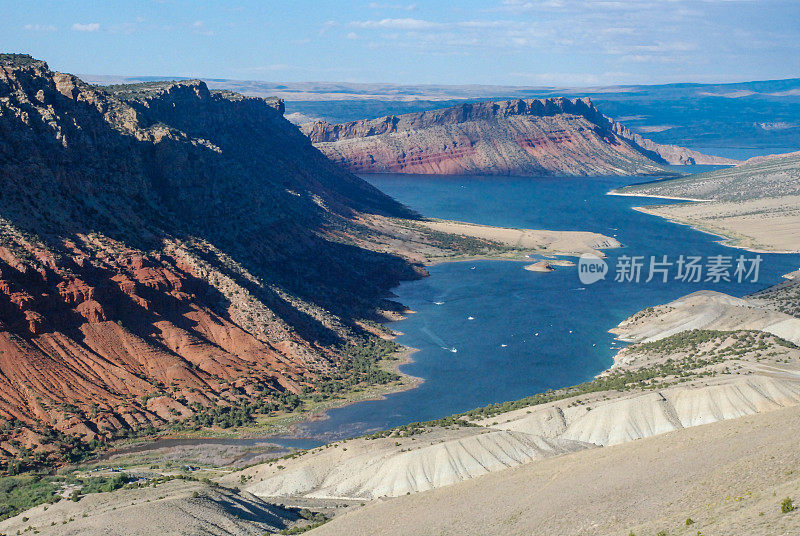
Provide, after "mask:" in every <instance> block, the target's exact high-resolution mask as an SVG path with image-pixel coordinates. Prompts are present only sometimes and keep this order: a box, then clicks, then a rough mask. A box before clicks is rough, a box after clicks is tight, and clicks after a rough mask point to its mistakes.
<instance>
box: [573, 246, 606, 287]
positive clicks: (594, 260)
mask: <svg viewBox="0 0 800 536" xmlns="http://www.w3.org/2000/svg"><path fill="white" fill-rule="evenodd" d="M607 274H608V264H606V261H604V260H603V259H601V258H600V257H598V256H597V255H593V254H591V253H584V254H583V255H581V258H580V260H579V261H578V278H579V279H580V280H581V283H583V284H584V285H591V284H592V283H596V282H597V281H600V280H601V279H605V278H606V275H607Z"/></svg>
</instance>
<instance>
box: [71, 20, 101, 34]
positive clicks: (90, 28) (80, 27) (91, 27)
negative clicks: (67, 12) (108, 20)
mask: <svg viewBox="0 0 800 536" xmlns="http://www.w3.org/2000/svg"><path fill="white" fill-rule="evenodd" d="M72 29H73V30H75V31H76V32H96V31H98V30H100V23H99V22H87V23H80V22H76V23H75V24H73V25H72Z"/></svg>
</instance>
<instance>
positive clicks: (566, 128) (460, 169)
mask: <svg viewBox="0 0 800 536" xmlns="http://www.w3.org/2000/svg"><path fill="white" fill-rule="evenodd" d="M302 130H303V132H304V133H305V134H306V135H308V137H309V138H310V139H311V141H312V142H313V143H314V144H315V145H316V147H317V148H319V149H320V150H321V151H322V152H323V153H324V154H326V155H327V156H328V157H329V158H331V159H332V160H334V161H336V162H339V163H340V164H342V165H343V166H344V167H346V168H347V169H349V170H351V171H355V172H362V173H427V174H489V175H578V176H584V175H651V174H663V173H668V172H669V171H668V170H667V169H666V168H665V167H664V165H666V164H730V163H734V161H732V160H727V159H722V158H718V157H712V156H706V155H702V154H700V153H698V152H696V151H692V150H689V149H685V148H682V147H677V146H671V145H669V146H667V145H659V144H656V143H654V142H652V141H650V140H646V139H644V138H642V137H641V136H639V135H638V134H635V133H633V132H631V131H630V130H628V129H627V128H625V127H624V126H622V125H620V124H619V123H616V122H615V121H613V120H611V119H610V118H608V117H606V116H604V115H603V114H602V113H600V111H598V110H597V108H596V107H595V106H594V105H593V104H592V102H591V101H590V100H589V99H567V98H561V97H559V98H548V99H516V100H510V101H499V102H479V103H468V104H461V105H458V106H454V107H451V108H444V109H441V110H433V111H429V112H421V113H411V114H404V115H399V116H387V117H381V118H378V119H372V120H361V121H352V122H349V123H343V124H339V125H331V124H329V123H325V122H315V123H308V124H305V125H303V126H302Z"/></svg>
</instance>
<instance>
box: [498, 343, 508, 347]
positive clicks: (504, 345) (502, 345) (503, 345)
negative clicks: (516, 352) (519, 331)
mask: <svg viewBox="0 0 800 536" xmlns="http://www.w3.org/2000/svg"><path fill="white" fill-rule="evenodd" d="M506 346H508V345H507V344H501V345H500V348H505V347H506Z"/></svg>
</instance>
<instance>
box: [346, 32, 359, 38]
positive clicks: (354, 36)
mask: <svg viewBox="0 0 800 536" xmlns="http://www.w3.org/2000/svg"><path fill="white" fill-rule="evenodd" d="M345 37H347V38H348V39H358V34H357V33H356V32H350V33H348V34H347V35H346V36H345Z"/></svg>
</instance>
